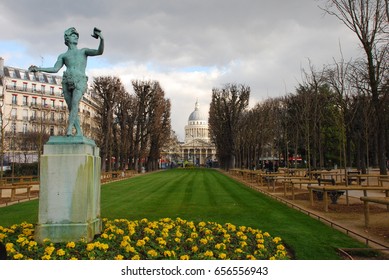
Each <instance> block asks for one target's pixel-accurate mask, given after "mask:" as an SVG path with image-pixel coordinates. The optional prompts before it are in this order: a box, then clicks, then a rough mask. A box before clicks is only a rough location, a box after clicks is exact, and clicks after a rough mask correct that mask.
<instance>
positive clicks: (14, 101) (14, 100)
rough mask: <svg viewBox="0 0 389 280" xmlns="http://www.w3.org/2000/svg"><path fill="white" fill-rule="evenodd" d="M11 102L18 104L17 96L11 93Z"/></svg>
mask: <svg viewBox="0 0 389 280" xmlns="http://www.w3.org/2000/svg"><path fill="white" fill-rule="evenodd" d="M12 104H14V105H17V104H18V96H17V95H16V94H14V95H12Z"/></svg>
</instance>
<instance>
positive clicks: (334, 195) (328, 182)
mask: <svg viewBox="0 0 389 280" xmlns="http://www.w3.org/2000/svg"><path fill="white" fill-rule="evenodd" d="M317 182H318V185H319V186H335V185H336V182H335V179H322V178H319V179H317ZM312 192H313V193H315V194H316V197H317V199H318V200H323V196H324V192H323V191H320V190H313V191H312ZM344 192H345V191H344V190H334V191H331V192H328V195H329V197H330V199H331V202H332V204H336V203H337V201H338V198H339V197H340V196H341V195H343V194H344Z"/></svg>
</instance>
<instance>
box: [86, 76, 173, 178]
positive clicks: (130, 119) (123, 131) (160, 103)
mask: <svg viewBox="0 0 389 280" xmlns="http://www.w3.org/2000/svg"><path fill="white" fill-rule="evenodd" d="M132 86H133V91H134V92H133V93H132V94H130V93H128V92H127V91H126V90H125V88H124V86H123V84H122V82H121V80H120V79H119V78H117V77H108V76H103V77H97V78H95V79H94V82H93V91H94V93H95V94H96V95H97V96H96V99H97V105H98V107H99V109H98V110H97V112H98V115H97V116H96V123H97V126H98V128H97V130H96V131H95V136H96V137H95V138H96V144H97V145H98V146H99V147H100V150H101V151H100V155H101V158H102V170H103V171H111V170H124V169H127V168H129V169H134V170H138V171H140V170H141V168H142V167H144V168H145V169H146V170H148V171H152V170H156V169H157V168H158V160H159V159H160V158H161V151H162V148H163V146H164V144H165V143H166V142H168V139H169V138H170V134H171V122H170V106H171V105H170V100H169V99H166V98H165V93H164V91H163V89H162V88H161V86H160V84H159V83H158V82H157V81H139V80H135V81H133V82H132Z"/></svg>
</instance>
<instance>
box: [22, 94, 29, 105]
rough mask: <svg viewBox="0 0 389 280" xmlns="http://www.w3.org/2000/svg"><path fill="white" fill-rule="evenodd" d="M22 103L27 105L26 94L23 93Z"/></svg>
mask: <svg viewBox="0 0 389 280" xmlns="http://www.w3.org/2000/svg"><path fill="white" fill-rule="evenodd" d="M23 105H24V106H27V105H28V96H24V95H23Z"/></svg>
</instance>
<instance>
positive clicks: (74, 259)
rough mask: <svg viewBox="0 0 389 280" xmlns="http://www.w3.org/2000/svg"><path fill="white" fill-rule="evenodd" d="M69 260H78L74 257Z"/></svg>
mask: <svg viewBox="0 0 389 280" xmlns="http://www.w3.org/2000/svg"><path fill="white" fill-rule="evenodd" d="M70 260H71V261H76V260H78V259H77V258H76V257H71V258H70Z"/></svg>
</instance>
